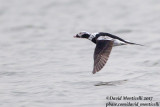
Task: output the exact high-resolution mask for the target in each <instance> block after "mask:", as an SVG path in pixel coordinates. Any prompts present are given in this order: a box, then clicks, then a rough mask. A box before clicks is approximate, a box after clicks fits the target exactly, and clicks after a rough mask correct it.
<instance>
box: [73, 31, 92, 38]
mask: <svg viewBox="0 0 160 107" xmlns="http://www.w3.org/2000/svg"><path fill="white" fill-rule="evenodd" d="M74 37H75V38H86V39H88V38H89V37H90V33H88V32H86V31H81V32H80V33H78V34H77V35H76V36H74Z"/></svg>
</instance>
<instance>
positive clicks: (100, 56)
mask: <svg viewBox="0 0 160 107" xmlns="http://www.w3.org/2000/svg"><path fill="white" fill-rule="evenodd" d="M74 37H75V38H86V39H89V40H90V41H92V42H93V43H95V44H96V48H95V51H94V67H93V71H92V73H93V74H95V73H96V72H98V71H100V70H101V69H102V68H103V67H104V65H105V64H106V62H107V60H108V58H109V55H110V52H111V50H112V47H113V46H121V45H127V44H132V45H140V46H143V45H141V44H136V43H132V42H128V41H126V40H124V39H122V38H120V37H118V36H115V35H112V34H110V33H105V32H98V33H88V32H85V31H82V32H80V33H78V34H77V35H76V36H74Z"/></svg>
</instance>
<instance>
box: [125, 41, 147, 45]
mask: <svg viewBox="0 0 160 107" xmlns="http://www.w3.org/2000/svg"><path fill="white" fill-rule="evenodd" d="M124 42H125V43H127V44H131V45H139V46H144V45H142V44H137V43H133V42H128V41H124Z"/></svg>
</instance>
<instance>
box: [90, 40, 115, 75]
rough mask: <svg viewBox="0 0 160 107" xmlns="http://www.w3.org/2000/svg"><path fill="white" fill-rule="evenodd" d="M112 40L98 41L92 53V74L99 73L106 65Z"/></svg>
mask: <svg viewBox="0 0 160 107" xmlns="http://www.w3.org/2000/svg"><path fill="white" fill-rule="evenodd" d="M112 46H113V41H112V40H98V41H97V45H96V48H95V51H94V68H93V72H92V73H93V74H95V73H96V72H98V71H100V70H101V69H102V68H103V67H104V65H105V64H106V62H107V60H108V58H109V55H110V52H111V50H112Z"/></svg>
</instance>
